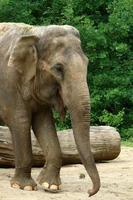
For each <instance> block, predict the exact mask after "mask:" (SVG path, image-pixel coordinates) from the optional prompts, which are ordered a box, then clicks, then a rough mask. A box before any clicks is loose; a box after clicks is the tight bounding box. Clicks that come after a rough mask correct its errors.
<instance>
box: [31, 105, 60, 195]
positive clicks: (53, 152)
mask: <svg viewBox="0 0 133 200" xmlns="http://www.w3.org/2000/svg"><path fill="white" fill-rule="evenodd" d="M32 127H33V131H34V133H35V136H36V138H37V140H38V142H39V144H40V146H41V148H42V150H43V152H44V156H45V159H46V163H45V165H44V167H43V169H42V171H41V173H40V175H39V176H38V181H39V183H40V184H41V185H42V187H43V188H44V190H47V191H50V192H58V191H59V190H60V185H61V181H60V168H61V164H62V158H61V157H62V156H61V150H60V145H59V141H58V137H57V133H56V130H55V124H54V119H53V116H52V111H51V109H47V110H45V111H44V112H39V113H35V116H34V117H33V121H32Z"/></svg>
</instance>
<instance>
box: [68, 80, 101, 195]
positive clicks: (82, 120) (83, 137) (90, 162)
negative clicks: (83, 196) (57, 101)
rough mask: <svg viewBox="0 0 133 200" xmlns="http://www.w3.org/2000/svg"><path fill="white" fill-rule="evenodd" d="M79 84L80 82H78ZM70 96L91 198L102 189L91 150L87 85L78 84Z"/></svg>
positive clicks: (76, 136) (78, 144)
mask: <svg viewBox="0 0 133 200" xmlns="http://www.w3.org/2000/svg"><path fill="white" fill-rule="evenodd" d="M78 82H79V81H78ZM72 88H73V89H72V91H71V94H70V95H69V102H70V103H69V105H68V110H69V111H70V115H71V120H72V127H73V133H74V138H75V142H76V145H77V149H78V152H79V155H80V158H81V161H82V163H83V165H84V167H85V169H86V170H87V172H88V174H89V176H90V178H91V180H92V183H93V188H92V189H91V190H90V191H88V192H89V196H92V195H94V194H96V193H97V192H98V190H99V188H100V178H99V174H98V171H97V168H96V165H95V161H94V158H93V155H92V152H91V148H90V98H89V91H88V86H87V83H86V82H84V83H81V82H80V85H79V84H78V83H77V82H76V84H74V87H72Z"/></svg>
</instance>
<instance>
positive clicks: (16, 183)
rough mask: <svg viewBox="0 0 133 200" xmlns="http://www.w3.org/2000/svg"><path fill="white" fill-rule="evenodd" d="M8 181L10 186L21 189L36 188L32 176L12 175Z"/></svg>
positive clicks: (30, 189) (29, 189) (31, 189)
mask: <svg viewBox="0 0 133 200" xmlns="http://www.w3.org/2000/svg"><path fill="white" fill-rule="evenodd" d="M10 183H11V187H12V188H16V189H22V190H26V191H33V190H37V184H36V183H35V181H34V180H33V179H32V178H27V177H13V178H12V179H11V181H10Z"/></svg>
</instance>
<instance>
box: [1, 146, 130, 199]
mask: <svg viewBox="0 0 133 200" xmlns="http://www.w3.org/2000/svg"><path fill="white" fill-rule="evenodd" d="M97 167H98V170H99V173H100V176H101V182H102V186H101V190H100V191H99V193H98V194H97V195H95V196H93V197H91V199H92V200H133V148H129V147H122V151H121V154H120V156H119V157H118V158H117V159H115V160H114V161H110V162H105V163H99V164H97ZM40 170H41V169H40V168H39V169H33V171H32V174H33V177H34V178H35V179H36V177H37V175H38V173H39V172H40ZM13 172H14V169H3V168H1V169H0V200H41V199H42V200H59V199H61V200H86V199H88V194H87V190H88V188H89V187H91V182H90V179H89V178H88V176H87V174H86V172H85V170H84V167H83V166H82V165H69V166H65V167H62V170H61V179H62V192H60V193H57V194H51V193H47V192H44V191H43V190H42V188H41V187H39V186H38V191H32V192H28V191H22V190H18V189H13V188H11V187H10V184H9V180H10V177H12V176H13ZM81 173H83V174H85V178H82V179H80V178H79V176H80V174H81Z"/></svg>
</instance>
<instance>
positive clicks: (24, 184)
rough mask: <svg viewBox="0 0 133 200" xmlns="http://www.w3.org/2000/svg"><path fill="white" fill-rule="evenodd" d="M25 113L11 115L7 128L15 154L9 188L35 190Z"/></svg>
mask: <svg viewBox="0 0 133 200" xmlns="http://www.w3.org/2000/svg"><path fill="white" fill-rule="evenodd" d="M25 113H26V111H24V110H23V111H17V112H15V113H13V116H12V120H11V121H12V122H10V125H9V128H10V131H11V133H12V141H13V146H14V153H15V175H14V177H13V178H12V179H11V186H12V187H13V188H19V189H24V190H29V191H31V190H36V189H37V184H36V183H35V181H34V180H33V179H32V177H31V167H32V148H31V134H30V122H29V118H28V117H27V115H26V114H25Z"/></svg>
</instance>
